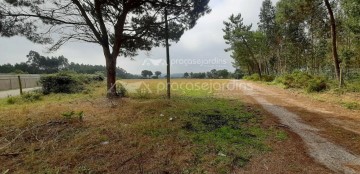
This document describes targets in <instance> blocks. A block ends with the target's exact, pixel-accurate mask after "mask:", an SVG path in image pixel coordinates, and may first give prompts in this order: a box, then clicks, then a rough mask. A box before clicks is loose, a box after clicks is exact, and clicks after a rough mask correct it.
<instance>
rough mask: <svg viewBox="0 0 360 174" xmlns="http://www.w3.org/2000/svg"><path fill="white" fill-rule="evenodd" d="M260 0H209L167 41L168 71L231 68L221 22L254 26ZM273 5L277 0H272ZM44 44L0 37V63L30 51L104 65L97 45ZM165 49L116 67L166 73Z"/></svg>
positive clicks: (23, 56)
mask: <svg viewBox="0 0 360 174" xmlns="http://www.w3.org/2000/svg"><path fill="white" fill-rule="evenodd" d="M262 1H263V0H210V4H209V5H210V8H211V9H212V11H211V13H210V14H207V15H206V16H204V17H202V18H200V19H199V20H198V22H197V25H196V26H195V27H194V28H193V29H191V30H189V31H186V32H185V34H184V35H183V36H182V38H181V39H180V41H179V42H177V43H171V47H170V59H171V73H184V72H206V71H210V70H212V69H228V70H229V71H234V70H235V69H234V67H233V65H232V62H233V60H232V58H231V57H230V55H231V52H225V51H224V49H226V48H228V45H226V44H225V41H224V39H223V35H224V33H223V31H222V28H223V27H224V25H223V21H225V20H227V19H228V18H229V16H230V15H231V14H238V13H241V14H242V17H243V18H244V23H245V24H253V26H254V28H256V27H257V23H258V22H259V13H260V8H261V4H262ZM272 1H273V3H274V4H275V3H276V2H277V1H278V0H272ZM47 48H48V47H47V46H44V45H38V44H33V43H32V42H30V41H28V40H26V39H25V38H22V37H17V36H16V37H12V38H0V64H5V63H11V64H15V63H19V62H25V61H26V60H27V58H26V55H27V54H28V53H29V51H30V50H34V51H37V52H39V53H40V54H41V55H44V56H60V55H64V56H65V57H66V58H68V59H69V61H70V62H75V63H83V64H92V65H105V58H104V56H103V52H102V49H101V47H100V45H97V44H90V43H84V42H68V43H67V44H66V45H65V46H63V47H61V48H60V49H59V50H58V51H56V52H53V53H47ZM165 53H166V52H165V49H164V48H162V47H158V48H153V49H152V50H151V51H149V52H139V55H138V56H136V57H134V58H133V59H134V60H131V59H130V58H124V57H119V58H118V61H117V66H118V67H121V68H123V69H125V70H126V71H127V72H129V73H132V74H140V73H141V71H142V70H145V69H146V70H151V71H161V72H163V73H165V72H166V66H165V65H164V64H165V60H166V59H165V56H166V54H165Z"/></svg>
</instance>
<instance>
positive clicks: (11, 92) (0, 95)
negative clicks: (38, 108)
mask: <svg viewBox="0 0 360 174" xmlns="http://www.w3.org/2000/svg"><path fill="white" fill-rule="evenodd" d="M37 89H41V88H40V87H36V88H26V89H23V92H29V91H34V90H37ZM17 95H20V90H19V89H14V90H8V91H0V98H6V97H8V96H17Z"/></svg>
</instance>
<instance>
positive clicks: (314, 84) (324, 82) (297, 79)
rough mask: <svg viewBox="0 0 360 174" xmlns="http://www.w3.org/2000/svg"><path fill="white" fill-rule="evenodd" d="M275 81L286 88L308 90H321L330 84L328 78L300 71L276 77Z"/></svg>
mask: <svg viewBox="0 0 360 174" xmlns="http://www.w3.org/2000/svg"><path fill="white" fill-rule="evenodd" d="M274 83H276V84H282V85H284V86H285V88H299V89H305V90H306V91H307V92H321V91H324V90H326V89H328V88H329V86H330V81H329V80H328V79H326V78H324V77H321V76H312V75H310V74H308V73H306V72H300V71H295V72H293V73H291V74H285V75H282V76H279V77H276V78H275V80H274Z"/></svg>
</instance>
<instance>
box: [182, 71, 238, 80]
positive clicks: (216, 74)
mask: <svg viewBox="0 0 360 174" xmlns="http://www.w3.org/2000/svg"><path fill="white" fill-rule="evenodd" d="M238 76H239V74H237V72H235V73H234V74H232V73H230V72H229V71H228V70H226V69H223V70H216V69H213V70H211V71H209V72H199V73H193V72H190V73H188V72H186V73H184V78H191V79H228V78H237V77H238Z"/></svg>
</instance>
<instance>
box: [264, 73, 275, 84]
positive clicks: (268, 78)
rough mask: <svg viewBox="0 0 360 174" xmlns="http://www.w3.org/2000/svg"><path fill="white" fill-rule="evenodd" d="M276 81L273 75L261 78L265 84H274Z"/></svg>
mask: <svg viewBox="0 0 360 174" xmlns="http://www.w3.org/2000/svg"><path fill="white" fill-rule="evenodd" d="M274 79H275V76H272V75H263V76H262V77H261V81H263V82H272V81H274Z"/></svg>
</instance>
